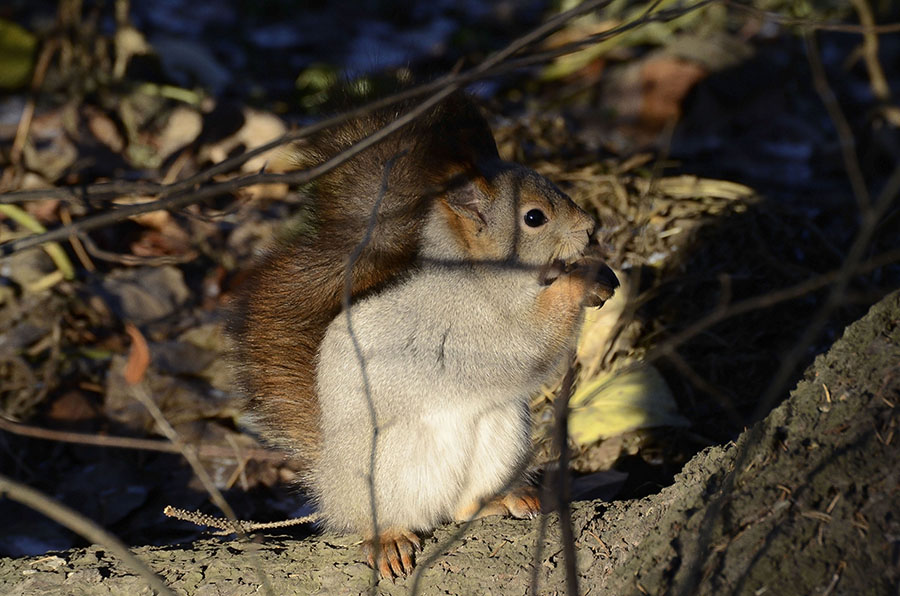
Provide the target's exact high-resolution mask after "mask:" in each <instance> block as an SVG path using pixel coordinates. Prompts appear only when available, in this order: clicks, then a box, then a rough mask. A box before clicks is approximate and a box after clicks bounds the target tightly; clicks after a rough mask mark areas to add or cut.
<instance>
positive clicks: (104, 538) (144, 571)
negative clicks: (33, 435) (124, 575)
mask: <svg viewBox="0 0 900 596" xmlns="http://www.w3.org/2000/svg"><path fill="white" fill-rule="evenodd" d="M0 495H5V496H7V497H9V498H10V499H12V500H13V501H17V502H19V503H21V504H23V505H25V506H27V507H31V508H32V509H34V510H35V511H38V512H40V513H42V514H44V515H46V516H47V517H49V518H50V519H52V520H53V521H55V522H57V523H58V524H60V525H62V526H65V527H66V528H69V529H70V530H72V531H73V532H75V533H76V534H78V535H79V536H83V537H84V538H85V539H86V540H88V541H90V542H91V543H93V544H97V545H100V546H102V547H103V548H105V549H107V550H108V551H110V552H111V553H112V554H114V555H115V556H116V557H118V558H119V559H121V560H122V562H123V563H125V564H126V565H128V566H129V567H131V569H132V570H133V571H134V572H135V573H137V574H138V575H140V576H141V577H143V578H144V579H145V580H147V583H148V584H150V587H152V588H153V589H154V590H156V591H157V592H159V593H160V594H166V595H168V596H175V593H174V592H173V591H172V590H170V589H169V587H168V586H167V585H166V583H165V582H164V581H163V579H162V578H161V577H160V576H158V575H157V574H156V573H155V572H154V571H153V570H152V569H150V568H149V567H147V565H146V564H144V562H143V561H141V560H140V559H138V558H137V557H136V556H134V554H133V553H132V552H131V551H130V550H129V549H128V547H127V546H125V545H124V544H123V543H122V542H121V541H120V540H119V539H118V538H116V537H115V536H113V535H112V534H110V533H109V532H107V531H106V530H104V529H103V528H101V527H100V526H98V525H97V524H96V523H95V522H93V521H91V520H90V519H88V518H86V517H85V516H83V515H82V514H80V513H78V512H77V511H75V510H73V509H70V508H69V507H66V506H65V505H63V504H62V503H59V502H58V501H56V500H55V499H51V498H50V497H48V496H47V495H45V494H43V493H41V492H40V491H37V490H34V489H33V488H30V487H28V486H25V485H24V484H20V483H18V482H16V481H15V480H12V479H11V478H7V477H6V476H4V475H3V474H0Z"/></svg>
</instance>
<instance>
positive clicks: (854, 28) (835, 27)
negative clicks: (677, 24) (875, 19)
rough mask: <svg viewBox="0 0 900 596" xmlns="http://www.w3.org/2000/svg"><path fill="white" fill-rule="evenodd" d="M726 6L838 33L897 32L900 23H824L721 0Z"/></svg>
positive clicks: (781, 21) (805, 26) (776, 21)
mask: <svg viewBox="0 0 900 596" xmlns="http://www.w3.org/2000/svg"><path fill="white" fill-rule="evenodd" d="M723 1H724V3H725V4H726V5H727V6H730V7H732V8H737V9H738V10H743V11H744V12H747V13H750V14H752V15H754V16H756V17H759V18H760V19H766V20H769V21H773V22H775V23H778V24H779V25H791V26H797V27H802V28H804V29H807V30H810V31H812V30H818V31H837V32H839V33H860V34H863V35H865V34H868V33H874V34H876V35H881V34H884V33H898V32H900V23H886V24H882V25H875V24H871V25H869V24H866V23H862V24H860V25H852V24H850V23H825V22H822V21H814V20H812V19H798V18H792V17H786V16H784V15H781V14H778V13H776V12H770V11H768V10H761V9H759V8H756V7H755V6H750V5H748V4H743V3H741V2H735V1H734V0H723Z"/></svg>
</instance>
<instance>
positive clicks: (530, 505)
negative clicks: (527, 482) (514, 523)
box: [454, 486, 541, 522]
mask: <svg viewBox="0 0 900 596" xmlns="http://www.w3.org/2000/svg"><path fill="white" fill-rule="evenodd" d="M540 512H541V499H540V497H539V496H538V491H537V489H536V488H534V487H533V486H523V487H521V488H514V489H513V490H511V491H509V492H508V493H506V494H502V495H499V496H496V497H494V498H493V499H491V500H490V501H487V502H485V503H481V502H478V501H476V502H474V503H471V504H469V505H466V506H465V507H461V508H460V509H459V510H458V511H457V512H456V514H455V515H454V517H455V518H456V521H459V522H462V521H468V520H470V519H479V518H482V517H488V516H489V515H511V516H513V517H515V518H518V519H532V518H535V517H537V516H538V514H540Z"/></svg>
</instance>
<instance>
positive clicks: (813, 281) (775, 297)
mask: <svg viewBox="0 0 900 596" xmlns="http://www.w3.org/2000/svg"><path fill="white" fill-rule="evenodd" d="M898 261H900V249H894V250H890V251H886V252H884V253H882V254H880V255H878V256H877V257H874V258H872V259H869V260H867V261H864V262H862V263H860V264H859V266H857V267H856V269H855V270H854V271H852V272H851V273H855V274H858V275H862V274H864V273H867V272H869V271H872V270H874V269H878V268H879V267H884V266H885V265H890V264H891V263H896V262H898ZM843 271H844V270H843V268H841V269H836V270H834V271H829V272H828V273H823V274H822V275H818V276H816V277H813V278H810V279H807V280H804V281H802V282H800V283H797V284H794V285H793V286H788V287H786V288H782V289H780V290H775V291H772V292H768V293H766V294H762V295H760V296H754V297H752V298H747V299H745V300H741V301H740V302H735V303H734V304H731V305H729V306H727V307H725V306H723V307H720V308H717V309H716V310H714V311H712V312H711V313H709V314H708V315H706V316H705V317H703V318H702V319H699V320H697V321H696V322H694V323H693V324H691V325H690V326H689V327H687V328H686V329H684V330H682V331H681V332H679V333H677V334H676V335H673V336H672V337H670V338H669V339H667V340H666V341H664V342H662V343H660V344H659V345H657V346H656V347H655V348H653V349H652V350H650V351H649V352H648V353H647V356H646V357H645V360H646V361H648V362H650V361H654V360H657V359H659V358H661V357H663V356H668V355H669V354H670V353H671V352H672V351H673V350H674V349H675V348H676V347H678V346H680V345H681V344H683V343H685V342H687V341H688V340H689V339H691V338H692V337H696V336H697V335H699V334H700V333H702V332H703V331H705V330H707V329H709V328H710V327H712V326H714V325H717V324H718V323H721V322H722V321H725V320H727V319H729V318H731V317H735V316H738V315H741V314H744V313H747V312H752V311H754V310H760V309H763V308H768V307H770V306H774V305H776V304H779V303H781V302H785V301H787V300H795V299H797V298H799V297H801V296H805V295H806V294H809V293H810V292H814V291H816V290H819V289H821V288H824V287H825V286H827V285H829V284H832V283H834V282H835V281H837V280H838V279H839V278H840V277H841V275H842V274H843Z"/></svg>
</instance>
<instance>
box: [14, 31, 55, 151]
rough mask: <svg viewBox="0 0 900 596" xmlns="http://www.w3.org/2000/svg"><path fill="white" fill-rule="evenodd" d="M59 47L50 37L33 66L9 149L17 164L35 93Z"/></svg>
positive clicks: (32, 111)
mask: <svg viewBox="0 0 900 596" xmlns="http://www.w3.org/2000/svg"><path fill="white" fill-rule="evenodd" d="M58 49H59V40H58V39H57V38H55V37H54V38H52V39H50V40H49V41H47V45H45V46H44V49H43V50H42V51H41V55H40V57H38V60H37V64H35V67H34V76H33V77H32V78H31V96H30V97H29V98H28V101H27V102H26V103H25V109H24V110H22V118H21V119H20V120H19V126H18V127H17V128H16V136H15V138H14V139H13V144H12V149H10V151H9V161H10V162H11V163H13V164H18V163H19V160H21V158H22V150H23V149H24V148H25V141H26V140H27V139H28V131H29V130H30V129H31V121H32V119H33V118H34V107H35V103H36V102H37V93H38V91H40V88H41V85H42V84H43V82H44V76H45V75H46V74H47V68H48V67H49V66H50V60H51V59H52V58H53V54H55V53H56V50H58Z"/></svg>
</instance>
